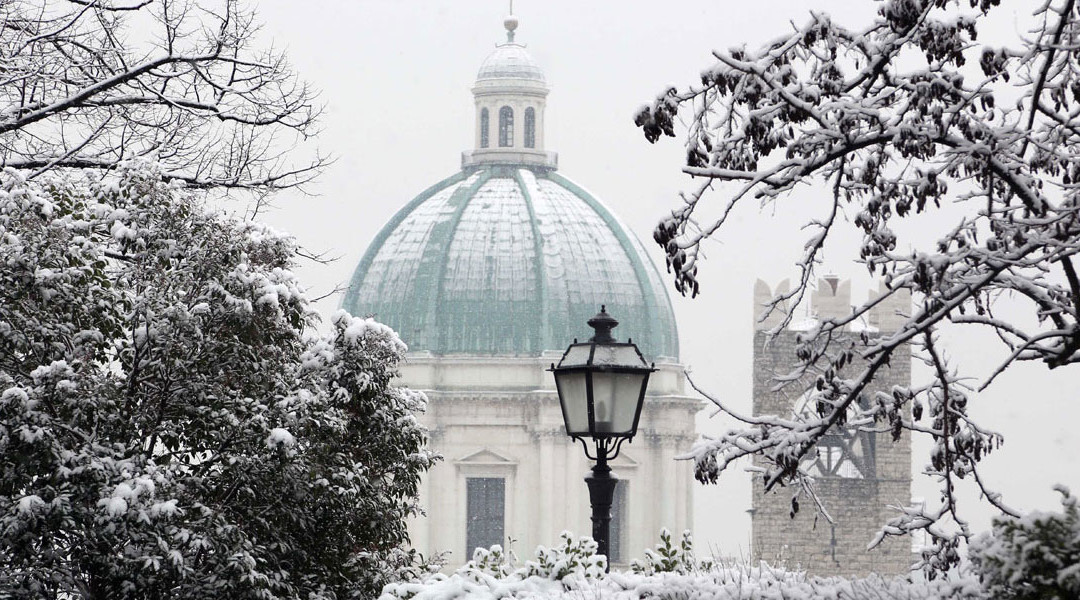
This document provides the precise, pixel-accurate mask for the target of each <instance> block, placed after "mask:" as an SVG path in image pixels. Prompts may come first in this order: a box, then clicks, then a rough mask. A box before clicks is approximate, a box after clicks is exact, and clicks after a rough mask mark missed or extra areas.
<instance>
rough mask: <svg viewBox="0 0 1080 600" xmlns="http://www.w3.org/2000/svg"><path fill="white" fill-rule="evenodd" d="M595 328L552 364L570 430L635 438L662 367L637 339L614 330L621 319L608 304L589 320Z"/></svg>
mask: <svg viewBox="0 0 1080 600" xmlns="http://www.w3.org/2000/svg"><path fill="white" fill-rule="evenodd" d="M588 323H589V326H590V327H592V328H593V330H594V331H595V333H594V335H593V336H592V338H590V339H589V341H587V342H584V343H578V342H577V341H576V340H575V342H574V343H573V344H570V347H568V348H567V349H566V352H565V353H563V356H562V358H561V359H560V360H559V364H558V365H551V369H549V370H550V371H552V373H553V374H554V375H555V386H556V389H557V390H558V393H559V403H560V405H561V406H562V411H563V420H564V422H565V424H566V433H567V434H568V435H570V436H571V437H574V438H579V439H582V438H592V439H594V440H598V441H599V440H612V441H614V440H617V439H625V440H629V439H632V438H633V437H634V435H635V434H636V433H637V426H638V419H639V418H640V417H641V408H642V405H643V404H644V401H645V389H646V387H647V386H648V382H649V374H651V373H652V372H653V371H655V370H656V369H655V368H653V366H652V365H650V364H649V363H647V362H646V361H645V358H644V357H643V356H642V355H641V351H640V350H638V347H637V346H635V345H634V344H633V343H632V342H629V341H627V342H618V341H616V340H615V338H614V337H613V336H612V335H611V330H612V329H614V328H615V327H616V326H617V325H618V324H619V322H618V321H617V320H616V319H615V318H614V317H612V316H611V315H610V314H608V312H607V307H606V306H601V307H600V312H599V313H598V314H597V315H596V316H594V317H593V318H591V319H589V321H588Z"/></svg>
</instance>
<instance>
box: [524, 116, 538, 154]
mask: <svg viewBox="0 0 1080 600" xmlns="http://www.w3.org/2000/svg"><path fill="white" fill-rule="evenodd" d="M525 147H526V148H535V147H536V111H535V110H533V107H531V106H530V107H529V108H526V109H525Z"/></svg>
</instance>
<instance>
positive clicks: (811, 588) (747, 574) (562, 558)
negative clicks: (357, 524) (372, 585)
mask: <svg viewBox="0 0 1080 600" xmlns="http://www.w3.org/2000/svg"><path fill="white" fill-rule="evenodd" d="M664 534H666V535H664V539H662V540H661V542H660V544H659V545H658V546H657V550H656V551H654V552H651V555H650V554H649V553H647V554H646V556H651V558H646V559H645V561H644V562H640V561H636V562H635V565H634V566H633V568H632V570H631V571H630V572H625V573H623V572H612V573H605V572H604V564H605V562H606V561H605V559H604V557H603V556H596V544H595V542H593V541H592V540H591V539H589V538H579V539H578V540H576V541H575V540H574V538H573V537H572V536H571V535H570V534H568V533H563V535H562V539H561V542H560V544H559V546H557V547H555V548H551V549H548V548H544V547H543V546H541V547H540V548H538V549H537V551H536V560H535V561H529V562H527V563H525V565H524V566H521V567H514V566H513V565H512V564H511V562H510V560H509V557H508V556H507V555H506V554H504V552H503V551H502V549H501V548H499V547H498V546H495V547H492V548H491V550H483V549H480V550H477V552H476V553H475V554H474V558H473V560H472V561H471V562H469V563H467V564H465V565H464V566H463V567H461V568H460V569H458V570H457V571H455V572H454V573H452V574H450V575H444V574H435V575H430V576H428V577H427V578H424V579H419V580H415V581H411V582H406V583H391V584H389V585H387V586H386V587H385V588H384V589H383V593H382V596H381V598H380V600H450V599H455V598H462V599H464V598H468V599H470V600H496V599H508V598H551V599H556V598H565V599H567V600H571V599H572V600H593V599H595V600H600V599H604V600H620V599H625V600H641V599H643V598H649V599H656V600H665V599H670V600H706V599H708V600H755V599H762V600H764V599H774V598H775V599H780V598H783V599H789V600H810V599H815V600H817V599H824V600H856V599H863V598H876V599H879V600H891V599H896V600H900V599H904V600H931V599H933V600H937V599H939V598H952V599H955V600H986V599H988V598H989V596H987V595H986V594H985V593H984V592H983V589H982V587H981V586H980V585H979V581H978V579H976V578H974V577H972V576H960V575H955V574H950V575H946V576H943V577H940V578H938V579H936V580H934V581H925V580H916V581H911V580H907V579H904V578H894V579H884V578H881V577H870V578H866V579H857V580H848V579H843V578H839V577H830V578H817V577H807V576H806V575H805V574H804V573H801V572H797V571H785V570H783V569H773V568H771V567H769V566H767V565H766V564H764V563H762V564H761V565H760V566H758V567H749V566H745V565H734V566H725V565H721V564H719V563H717V562H715V561H712V560H699V559H697V558H695V556H694V553H693V548H692V547H691V543H690V537H689V536H688V535H684V536H683V540H682V543H681V544H679V545H678V546H674V545H672V544H671V536H670V534H667V532H664ZM542 565H544V566H542Z"/></svg>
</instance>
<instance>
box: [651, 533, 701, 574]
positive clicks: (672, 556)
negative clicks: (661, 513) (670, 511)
mask: <svg viewBox="0 0 1080 600" xmlns="http://www.w3.org/2000/svg"><path fill="white" fill-rule="evenodd" d="M713 563H714V561H713V559H711V558H706V559H701V560H699V559H698V558H697V556H696V555H695V554H694V540H693V538H692V537H691V536H690V531H689V530H687V531H684V532H683V534H682V539H681V540H680V541H679V543H678V545H675V544H672V543H671V532H670V531H668V530H667V529H661V530H660V543H659V544H657V545H656V548H655V549H653V550H648V549H646V550H645V557H644V558H643V559H634V560H632V561H630V570H631V571H633V572H634V573H638V574H642V575H653V574H655V573H679V574H682V575H686V574H688V573H695V572H699V571H708V570H710V569H712V568H713V566H714V565H713Z"/></svg>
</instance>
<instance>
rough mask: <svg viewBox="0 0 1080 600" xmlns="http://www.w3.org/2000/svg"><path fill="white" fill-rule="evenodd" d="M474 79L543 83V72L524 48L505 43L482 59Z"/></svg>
mask: <svg viewBox="0 0 1080 600" xmlns="http://www.w3.org/2000/svg"><path fill="white" fill-rule="evenodd" d="M476 79H477V81H479V80H483V79H528V80H532V81H538V82H541V83H543V82H544V72H543V71H542V70H541V69H540V66H539V65H537V64H536V62H535V61H533V59H532V56H530V55H529V53H528V52H527V51H526V50H525V47H524V46H522V45H520V44H515V43H513V42H507V43H505V44H500V45H499V46H498V47H496V48H495V51H494V52H492V53H491V54H489V55H488V57H487V58H486V59H484V62H483V63H481V65H480V71H479V72H478V73H477V74H476Z"/></svg>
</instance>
